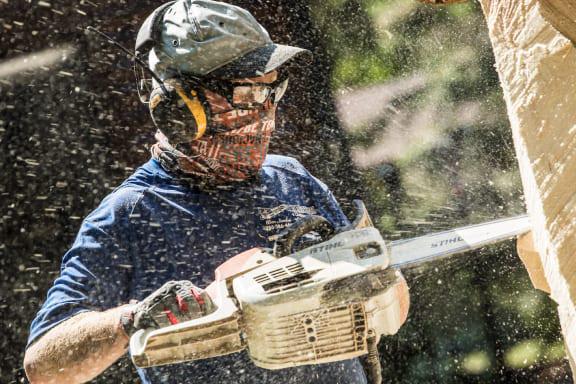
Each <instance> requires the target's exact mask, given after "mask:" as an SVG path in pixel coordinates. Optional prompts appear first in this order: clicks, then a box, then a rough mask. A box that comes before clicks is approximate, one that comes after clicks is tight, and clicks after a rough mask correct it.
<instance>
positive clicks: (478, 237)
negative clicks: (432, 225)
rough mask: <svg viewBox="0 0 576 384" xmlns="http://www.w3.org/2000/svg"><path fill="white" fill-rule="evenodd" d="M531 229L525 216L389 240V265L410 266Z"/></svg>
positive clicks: (491, 242) (395, 266) (517, 234)
mask: <svg viewBox="0 0 576 384" xmlns="http://www.w3.org/2000/svg"><path fill="white" fill-rule="evenodd" d="M529 230H530V218H529V217H528V215H521V216H516V217H510V218H506V219H501V220H495V221H490V222H487V223H482V224H476V225H469V226H466V227H461V228H456V229H451V230H448V231H444V232H438V233H432V234H429V235H424V236H420V237H415V238H413V239H403V240H396V241H392V242H390V243H388V251H389V255H390V259H391V262H390V267H393V268H402V269H405V268H413V267H417V266H419V265H421V264H423V263H427V262H430V261H435V260H438V259H441V258H443V257H446V256H450V255H455V254H458V253H463V252H466V251H470V250H473V249H477V248H480V247H483V246H485V245H489V244H494V243H497V242H500V241H503V240H507V239H510V238H513V237H516V236H519V235H522V234H524V233H526V232H528V231H529Z"/></svg>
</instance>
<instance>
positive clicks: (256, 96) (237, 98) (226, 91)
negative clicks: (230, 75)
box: [200, 76, 288, 109]
mask: <svg viewBox="0 0 576 384" xmlns="http://www.w3.org/2000/svg"><path fill="white" fill-rule="evenodd" d="M200 85H201V86H202V87H204V88H206V89H208V90H210V91H212V92H215V93H217V94H219V95H222V96H224V97H226V99H227V100H228V102H229V103H230V104H231V105H232V106H233V107H235V108H238V109H255V108H261V107H263V106H265V105H266V104H268V103H270V102H271V103H273V104H277V103H278V102H279V101H280V100H281V99H282V97H283V96H284V94H285V93H286V89H287V88H288V76H284V77H282V78H280V79H278V80H276V81H274V82H273V83H253V82H235V81H234V82H233V81H229V80H221V79H217V80H216V79H214V80H208V81H205V80H204V81H201V82H200Z"/></svg>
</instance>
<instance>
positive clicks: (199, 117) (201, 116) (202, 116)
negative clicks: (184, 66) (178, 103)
mask: <svg viewBox="0 0 576 384" xmlns="http://www.w3.org/2000/svg"><path fill="white" fill-rule="evenodd" d="M173 86H174V89H175V90H176V92H177V93H178V96H180V98H181V99H182V100H184V103H185V104H186V106H187V107H188V110H189V111H190V113H192V116H194V119H195V120H196V125H197V127H196V128H197V132H196V136H195V137H194V140H197V139H199V138H201V137H202V136H204V133H206V126H207V125H208V119H207V118H206V112H205V111H204V106H203V105H202V102H201V101H200V99H199V98H198V93H197V92H196V91H195V90H193V89H192V90H190V96H191V97H188V95H186V92H185V91H184V89H183V88H182V85H181V84H180V83H179V82H174V84H173Z"/></svg>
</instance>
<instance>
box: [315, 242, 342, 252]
mask: <svg viewBox="0 0 576 384" xmlns="http://www.w3.org/2000/svg"><path fill="white" fill-rule="evenodd" d="M343 246H344V242H343V241H337V242H335V243H330V244H325V245H321V246H319V247H315V248H312V249H311V250H310V253H311V254H313V253H318V252H324V251H329V250H331V249H334V248H340V247H343Z"/></svg>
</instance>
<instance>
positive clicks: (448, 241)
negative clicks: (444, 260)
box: [431, 236, 464, 248]
mask: <svg viewBox="0 0 576 384" xmlns="http://www.w3.org/2000/svg"><path fill="white" fill-rule="evenodd" d="M460 241H464V239H463V238H461V237H460V236H455V237H452V238H451V239H446V240H442V241H439V242H437V243H432V244H431V247H432V248H438V247H443V246H445V245H449V244H455V243H458V242H460Z"/></svg>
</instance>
